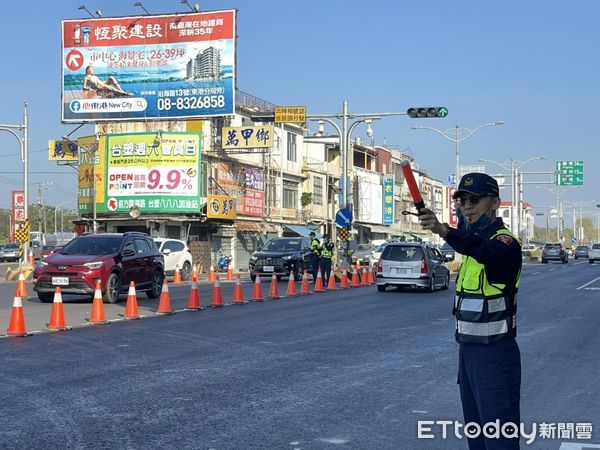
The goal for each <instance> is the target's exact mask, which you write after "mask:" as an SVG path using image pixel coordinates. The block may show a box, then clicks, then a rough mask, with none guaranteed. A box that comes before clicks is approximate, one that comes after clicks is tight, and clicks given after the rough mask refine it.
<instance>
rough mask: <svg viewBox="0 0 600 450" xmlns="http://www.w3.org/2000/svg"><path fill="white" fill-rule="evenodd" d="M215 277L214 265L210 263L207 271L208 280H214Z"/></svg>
mask: <svg viewBox="0 0 600 450" xmlns="http://www.w3.org/2000/svg"><path fill="white" fill-rule="evenodd" d="M216 279H217V275H216V274H215V266H213V265H212V264H211V265H210V271H209V272H208V281H209V282H211V283H212V282H214V281H215V280H216Z"/></svg>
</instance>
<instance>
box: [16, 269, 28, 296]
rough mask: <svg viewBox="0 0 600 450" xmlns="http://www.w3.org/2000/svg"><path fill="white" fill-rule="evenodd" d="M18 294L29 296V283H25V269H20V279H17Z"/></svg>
mask: <svg viewBox="0 0 600 450" xmlns="http://www.w3.org/2000/svg"><path fill="white" fill-rule="evenodd" d="M16 296H17V297H21V298H27V285H26V284H25V275H23V269H19V281H17V293H16Z"/></svg>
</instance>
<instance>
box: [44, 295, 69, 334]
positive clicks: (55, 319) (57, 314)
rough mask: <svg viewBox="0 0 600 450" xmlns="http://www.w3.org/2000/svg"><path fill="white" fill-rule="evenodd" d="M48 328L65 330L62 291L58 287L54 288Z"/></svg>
mask: <svg viewBox="0 0 600 450" xmlns="http://www.w3.org/2000/svg"><path fill="white" fill-rule="evenodd" d="M48 329H49V330H52V331H58V330H66V329H67V325H66V324H65V310H64V308H63V302H62V293H61V292H60V287H58V286H56V289H54V301H53V302H52V311H51V312H50V323H49V324H48Z"/></svg>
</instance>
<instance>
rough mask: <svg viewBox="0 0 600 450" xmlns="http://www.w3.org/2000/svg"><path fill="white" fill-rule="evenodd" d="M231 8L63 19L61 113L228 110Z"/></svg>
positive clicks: (165, 115)
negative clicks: (133, 15) (209, 10)
mask: <svg viewBox="0 0 600 450" xmlns="http://www.w3.org/2000/svg"><path fill="white" fill-rule="evenodd" d="M234 97H235V11H234V10H226V11H211V12H204V13H191V14H173V15H160V16H151V15H148V16H139V17H115V18H99V19H92V18H90V19H76V20H64V21H63V22H62V120H63V122H87V121H110V120H145V119H174V118H191V117H208V116H223V115H232V114H234V111H235V98H234Z"/></svg>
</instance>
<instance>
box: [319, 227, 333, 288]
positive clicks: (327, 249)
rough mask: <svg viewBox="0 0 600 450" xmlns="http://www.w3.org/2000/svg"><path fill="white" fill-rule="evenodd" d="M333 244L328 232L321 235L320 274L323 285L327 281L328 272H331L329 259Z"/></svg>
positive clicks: (325, 284) (331, 256)
mask: <svg viewBox="0 0 600 450" xmlns="http://www.w3.org/2000/svg"><path fill="white" fill-rule="evenodd" d="M334 248H335V246H334V245H333V242H331V239H329V235H328V234H324V235H323V245H322V246H321V274H322V276H323V285H324V286H327V283H329V274H330V273H331V260H332V259H333V249H334Z"/></svg>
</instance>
